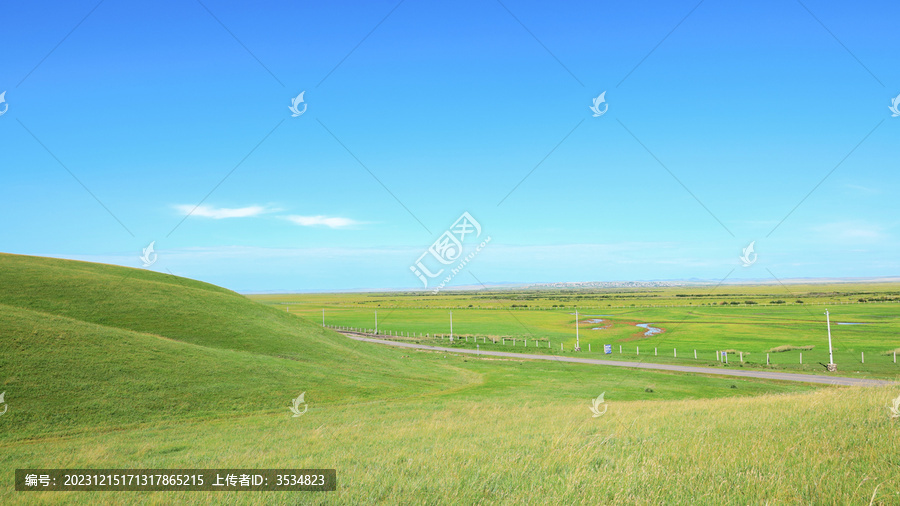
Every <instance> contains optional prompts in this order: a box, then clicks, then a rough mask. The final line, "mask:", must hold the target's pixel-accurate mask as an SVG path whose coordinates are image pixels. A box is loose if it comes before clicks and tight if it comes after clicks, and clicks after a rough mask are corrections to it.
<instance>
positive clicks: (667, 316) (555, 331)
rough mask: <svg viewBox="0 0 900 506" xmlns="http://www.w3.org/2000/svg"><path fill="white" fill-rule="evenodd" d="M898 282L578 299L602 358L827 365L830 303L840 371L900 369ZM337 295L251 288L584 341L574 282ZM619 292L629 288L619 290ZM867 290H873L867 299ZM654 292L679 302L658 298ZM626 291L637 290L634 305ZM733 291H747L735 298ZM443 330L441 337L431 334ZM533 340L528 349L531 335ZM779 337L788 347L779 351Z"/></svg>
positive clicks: (384, 328)
mask: <svg viewBox="0 0 900 506" xmlns="http://www.w3.org/2000/svg"><path fill="white" fill-rule="evenodd" d="M898 288H900V287H898V286H896V285H894V284H884V285H878V284H869V285H852V284H850V285H809V286H806V287H804V286H803V285H799V286H794V285H791V287H790V289H791V290H792V291H793V294H794V296H793V297H792V298H791V300H794V301H796V300H805V301H806V302H804V303H802V304H800V303H796V302H792V303H783V304H782V303H778V304H774V303H771V302H772V301H778V300H781V299H775V298H774V297H775V296H776V295H777V294H773V293H769V292H770V291H772V290H773V287H767V286H747V287H727V288H725V290H727V292H726V293H720V294H717V297H715V300H716V303H715V304H712V303H707V302H703V303H701V304H699V305H694V304H690V303H688V302H683V300H691V299H693V300H708V299H710V298H711V297H707V296H705V295H704V293H703V292H704V291H709V290H711V289H712V288H711V287H695V288H661V289H655V290H650V291H647V290H634V291H629V292H622V291H614V292H612V293H606V292H599V293H590V292H585V293H584V294H582V295H580V297H583V298H582V299H578V301H579V305H578V311H579V318H578V320H579V322H580V324H579V327H580V328H579V342H580V344H581V348H582V352H581V353H580V355H582V356H596V357H598V358H599V357H601V356H602V355H603V345H604V344H611V345H612V348H613V354H612V356H608V357H607V358H611V359H615V360H630V361H634V360H640V361H653V362H659V363H677V364H685V365H708V366H711V367H723V366H724V365H723V364H722V363H721V360H718V359H717V352H720V351H725V350H728V351H729V352H730V354H729V357H728V361H729V366H730V367H741V366H744V367H759V368H770V369H779V370H786V371H792V372H816V373H819V372H823V371H824V365H825V364H827V363H828V361H829V354H828V339H827V330H826V322H825V314H824V312H825V309H826V308H827V309H829V311H830V313H831V323H832V325H831V331H832V343H833V354H834V361H835V363H837V364H838V367H839V370H840V371H842V372H843V373H849V374H854V375H856V374H859V375H861V376H867V377H882V378H898V377H900V364H898V363H896V362H894V356H893V350H895V349H897V348H898V347H900V302H897V301H893V300H890V299H891V298H892V297H894V295H893V294H894V293H897V290H898ZM879 289H880V291H879ZM719 290H723V288H719ZM813 290H815V291H813ZM811 294H812V295H811ZM339 295H340V298H336V297H337V295H335V294H291V295H282V294H278V295H275V294H273V295H253V296H251V298H253V299H254V300H258V301H260V302H263V303H265V304H268V305H271V306H273V307H277V308H281V309H282V310H285V311H290V312H292V313H294V314H299V315H302V316H304V317H307V318H309V319H311V320H313V321H316V320H318V321H319V322H321V321H322V310H323V309H324V310H325V317H326V318H325V319H326V323H327V324H328V325H334V326H343V327H353V328H362V329H368V330H373V329H374V328H375V312H376V311H377V312H378V329H379V332H380V333H381V334H386V335H397V334H400V335H403V336H405V335H406V334H407V333H409V334H410V336H415V337H416V338H417V339H416V340H417V341H420V342H425V343H427V344H433V343H435V342H440V343H442V344H443V345H447V344H448V342H449V341H448V338H449V334H450V312H452V314H453V315H452V316H453V331H454V334H455V335H456V336H462V337H463V339H462V341H456V343H455V344H454V346H461V347H466V346H467V347H470V348H471V347H474V344H475V341H474V340H471V339H470V340H469V341H468V342H466V340H465V336H472V337H474V336H478V343H479V345H480V346H481V347H482V349H492V350H504V351H527V352H529V353H560V352H561V347H560V345H562V350H563V351H562V352H563V353H572V350H573V348H574V347H575V344H576V329H575V314H574V311H575V307H574V306H572V305H571V298H572V295H571V294H563V295H559V294H556V295H554V293H553V292H551V293H546V294H545V293H542V292H538V293H533V292H524V293H518V292H491V293H490V296H491V297H492V298H490V299H488V298H486V295H485V294H484V293H479V292H458V293H450V294H446V295H439V296H437V297H434V298H428V297H425V296H423V295H421V294H416V293H407V294H396V293H391V294H367V293H360V294H339ZM613 295H616V296H620V297H622V298H621V299H617V298H612V296H613ZM863 295H864V296H865V300H869V301H870V302H858V299H860V298H863V297H861V296H863ZM554 297H557V298H558V300H557V299H556V298H554ZM657 299H659V300H662V301H665V302H678V301H680V300H681V301H682V302H680V303H679V304H656V303H651V302H656V301H657ZM850 299H853V300H850ZM598 301H603V302H598ZM626 301H634V302H628V304H627V305H626V304H625V302H626ZM736 301H743V302H741V303H739V304H731V302H736ZM747 301H751V302H754V301H756V303H754V304H747V303H746V302H747ZM766 301H768V302H766ZM722 302H726V304H724V305H723V304H722ZM582 304H584V305H582ZM601 304H602V305H601ZM631 304H634V305H635V307H631ZM524 306H527V307H524ZM561 306H562V307H561ZM595 320H603V321H602V322H596V321H595ZM638 323H647V324H650V325H652V326H654V327H657V328H661V329H663V332H662V333H660V334H657V335H654V336H649V337H648V336H645V335H644V329H641V328H639V327H637V326H636V324H638ZM848 324H850V325H848ZM420 335H421V336H422V338H419V336H420ZM435 335H436V336H438V338H437V339H434V338H433V337H434V336H435ZM426 336H427V338H426ZM441 336H443V338H444V339H443V340H442V339H441ZM485 338H486V342H485ZM513 339H515V345H516V348H513V342H512V340H513ZM526 341H527V342H528V346H529V347H528V348H527V349H526V348H524V347H523V346H524V345H525V343H526ZM494 342H498V343H499V344H493V343H494ZM504 342H505V344H504ZM548 345H549V346H548ZM589 347H590V349H591V352H588V348H589ZM809 347H812V348H809ZM779 348H790V349H789V350H788V351H783V352H776V351H773V350H778V349H779ZM804 348H806V349H804ZM620 349H621V350H622V352H621V353H620V351H619V350H620ZM695 350H696V352H697V359H694V351H695ZM676 354H677V358H676ZM801 354H802V356H801ZM741 356H743V364H742V363H741V361H740V357H741ZM801 359H802V362H803V363H802V364H801ZM767 364H768V365H767Z"/></svg>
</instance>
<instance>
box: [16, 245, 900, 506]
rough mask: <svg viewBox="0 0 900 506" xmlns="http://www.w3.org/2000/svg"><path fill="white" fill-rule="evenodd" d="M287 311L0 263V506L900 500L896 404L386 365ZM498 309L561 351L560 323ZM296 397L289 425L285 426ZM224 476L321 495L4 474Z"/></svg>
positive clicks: (771, 386) (553, 372)
mask: <svg viewBox="0 0 900 506" xmlns="http://www.w3.org/2000/svg"><path fill="white" fill-rule="evenodd" d="M267 297H268V296H267ZM281 297H284V296H281ZM289 297H291V298H292V299H291V300H290V301H288V302H289V303H290V304H291V306H290V307H291V311H288V310H287V308H286V307H285V305H284V304H281V303H280V302H284V301H283V300H282V301H277V300H267V301H265V303H260V302H259V301H258V300H257V301H255V300H251V299H249V298H247V297H244V296H241V295H239V294H236V293H234V292H230V291H228V290H225V289H222V288H219V287H215V286H212V285H209V284H206V283H201V282H197V281H193V280H188V279H184V278H177V277H175V276H170V275H166V274H160V273H155V272H150V271H146V270H137V269H127V268H122V267H115V266H108V265H98V264H88V263H84V262H74V261H66V260H56V259H44V258H37V257H24V256H16V255H4V254H0V345H2V349H3V350H4V351H3V355H2V358H0V391H2V392H5V402H6V404H7V405H8V408H9V409H8V411H7V412H6V413H5V414H3V415H0V476H3V479H2V481H0V502H2V503H3V504H57V503H65V504H122V503H125V504H132V503H148V504H173V503H178V504H207V503H211V502H214V503H220V502H226V503H228V504H296V503H298V502H302V503H313V504H348V503H350V504H369V503H376V504H378V503H381V504H396V503H412V502H415V503H423V504H459V503H463V504H511V503H516V504H577V503H587V502H591V503H613V502H625V503H633V504H658V503H676V504H677V503H680V504H687V503H690V504H750V503H752V504H765V503H769V504H784V503H815V504H818V503H828V504H831V503H840V504H868V503H870V501H871V502H873V503H874V504H896V503H898V502H900V485H898V483H900V480H898V478H900V471H898V470H900V460H898V457H897V456H898V455H900V452H898V450H900V448H898V441H900V438H898V437H897V436H898V430H900V423H898V420H897V419H891V418H890V413H889V411H888V409H887V406H888V404H889V403H890V400H891V399H893V398H896V397H897V396H898V395H900V388H897V387H882V388H845V387H824V386H816V385H810V384H804V383H795V382H778V381H761V380H750V379H739V378H728V377H721V376H716V375H702V376H700V375H696V376H695V375H687V374H678V373H670V372H662V371H645V370H622V369H621V368H608V367H598V366H589V365H583V364H569V363H560V362H553V361H529V360H518V359H501V358H496V357H493V358H487V357H473V356H461V355H457V354H453V353H438V352H430V351H412V350H403V349H394V348H392V347H386V346H381V345H377V344H370V343H361V342H356V341H352V340H349V339H347V338H346V337H344V336H341V335H340V334H338V333H336V332H333V331H332V330H329V329H327V328H323V327H322V325H321V321H320V319H319V318H321V304H322V301H321V300H314V301H311V302H310V304H308V305H306V315H305V316H304V315H303V314H302V311H301V308H303V307H304V304H305V303H304V302H298V301H299V300H300V299H302V298H305V297H325V296H319V295H300V296H295V295H291V296H289ZM327 297H328V298H331V297H334V298H333V299H331V300H333V301H335V302H334V304H332V305H329V307H328V308H327V309H326V317H329V315H332V313H334V314H333V315H332V317H336V315H337V312H338V310H339V309H346V310H347V311H351V310H352V311H362V312H361V313H360V315H359V317H360V318H362V317H363V316H364V312H365V311H369V309H372V308H368V307H367V308H358V307H353V308H351V307H347V308H341V307H340V306H341V305H342V304H344V305H348V306H359V305H356V304H352V302H354V297H368V295H359V294H353V295H348V294H339V295H328V296H327ZM254 299H258V298H257V297H254ZM273 299H274V297H273ZM340 300H343V301H345V302H339V301H340ZM346 301H349V302H350V303H349V304H346ZM377 304H378V303H376V305H375V307H377ZM314 306H318V307H314ZM551 306H552V304H551ZM860 306H862V307H875V306H874V305H872V306H863V305H860ZM454 307H455V306H454ZM854 307H856V306H854ZM878 307H894V306H893V305H892V304H889V303H885V304H883V305H879V306H878ZM394 309H395V311H423V312H427V311H434V318H435V325H437V324H438V323H439V320H438V316H440V315H441V314H443V312H445V311H444V310H443V309H436V308H432V309H413V308H410V307H407V308H399V307H398V308H394ZM662 309H666V308H660V310H662ZM710 309H712V308H710ZM716 309H718V308H716ZM741 309H743V308H741ZM757 309H761V308H757ZM466 310H468V308H467V304H466ZM729 310H730V311H737V308H734V309H732V308H729ZM382 311H384V312H385V313H388V312H390V311H391V309H389V308H385V307H384V306H382V308H381V309H379V315H381V314H382ZM472 311H476V309H475V307H474V305H473V308H472ZM477 311H483V312H484V314H482V315H481V316H482V318H483V320H484V322H490V321H493V320H498V321H500V320H499V318H500V317H499V316H493V317H492V316H490V315H501V314H505V313H506V311H505V310H492V309H487V308H481V309H477ZM511 311H513V313H514V314H515V315H516V316H517V317H522V315H526V314H528V315H544V316H542V318H546V320H540V321H538V320H535V321H534V322H532V320H527V321H528V323H529V324H531V325H533V326H534V328H539V327H540V325H544V326H545V327H546V328H547V329H549V330H554V329H556V331H557V332H559V336H560V338H562V337H563V336H564V335H565V334H566V319H565V318H566V310H565V309H564V310H562V311H557V312H553V311H552V310H547V311H543V310H542V311H531V310H526V309H522V310H511ZM456 313H457V310H456V309H454V317H455V318H456ZM398 314H399V313H398ZM423 314H427V313H423ZM463 314H465V311H463ZM472 314H476V313H472ZM872 314H875V313H872ZM411 315H414V313H410V314H407V315H406V316H407V319H406V320H402V321H403V322H404V323H405V324H409V322H410V321H411V319H410V318H411ZM314 316H318V318H315V317H314ZM346 316H347V317H348V318H349V317H351V316H352V313H350V312H348V313H346ZM385 316H386V317H388V320H386V321H387V322H390V321H391V320H390V318H391V317H390V316H387V315H385ZM461 316H462V315H461ZM866 316H869V315H868V314H867V315H866ZM536 318H537V316H536ZM569 318H570V319H571V318H572V317H569ZM349 321H350V320H348V322H349ZM460 321H461V325H463V326H465V325H466V323H465V318H462V319H461V320H460ZM635 321H637V319H635ZM513 322H515V320H514V319H513ZM541 322H543V323H541ZM361 324H362V323H361ZM810 324H811V325H812V322H810ZM386 325H389V323H388V324H386ZM454 325H456V324H454ZM497 325H510V327H508V328H509V331H510V333H513V332H515V330H514V329H515V327H514V326H512V325H513V324H511V323H508V322H507V323H502V321H501V322H500V323H497ZM622 325H624V323H623V324H622ZM384 328H385V329H388V327H384ZM400 328H401V327H400V326H398V327H395V329H396V330H399V329H400ZM463 328H465V327H463ZM613 328H615V327H613ZM409 330H410V331H412V329H409ZM423 330H424V326H423ZM549 330H548V331H549ZM437 331H438V330H431V332H437ZM502 332H503V329H502V328H501V329H500V330H498V333H502ZM622 332H625V331H622ZM665 335H666V333H663V334H662V336H665ZM775 337H777V336H775V335H774V334H773V342H776V341H778V340H777V339H775ZM708 339H712V337H711V336H710V337H708ZM860 339H862V337H860ZM779 342H780V341H779ZM461 346H462V345H461ZM528 351H529V352H531V351H532V349H531V348H529V350H528ZM301 392H305V393H306V394H305V395H306V401H307V403H308V408H309V409H308V412H306V413H305V414H304V415H303V416H301V417H291V412H290V411H289V409H288V408H289V406H290V405H291V399H293V398H294V397H296V396H297V395H298V394H299V393H301ZM601 393H604V394H605V401H606V402H605V405H606V406H608V409H607V411H606V412H605V414H603V415H602V416H599V417H594V416H592V412H591V411H590V409H589V408H590V407H591V400H592V399H594V398H596V397H597V396H598V395H600V394H601ZM228 467H232V468H246V469H252V468H334V469H336V470H337V479H338V489H337V490H336V491H334V492H328V493H311V492H267V493H258V492H16V491H15V490H13V473H14V470H15V469H17V468H131V469H138V468H169V469H172V468H228Z"/></svg>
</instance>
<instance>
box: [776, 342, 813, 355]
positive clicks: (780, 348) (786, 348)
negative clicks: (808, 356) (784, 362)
mask: <svg viewBox="0 0 900 506" xmlns="http://www.w3.org/2000/svg"><path fill="white" fill-rule="evenodd" d="M813 348H815V346H813V345H811V344H810V345H808V346H791V345H789V344H786V345H784V346H776V347H774V348H772V349H771V350H766V353H782V352H785V351H794V350H798V351H809V350H811V349H813Z"/></svg>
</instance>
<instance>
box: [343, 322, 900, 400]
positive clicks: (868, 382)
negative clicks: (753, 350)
mask: <svg viewBox="0 0 900 506" xmlns="http://www.w3.org/2000/svg"><path fill="white" fill-rule="evenodd" d="M339 332H340V333H341V334H344V335H345V336H347V337H349V338H350V339H354V340H356V341H365V342H367V343H377V344H386V345H388V346H397V347H400V348H415V349H419V350H432V351H446V352H450V353H468V354H471V355H487V356H491V357H507V358H518V359H529V360H555V361H557V362H573V363H576V364H592V365H610V366H614V367H633V368H635V369H655V370H661V371H675V372H687V373H694V374H713V375H718V376H740V377H742V378H754V379H768V380H782V381H801V382H804V383H823V384H826V385H842V386H869V387H871V386H888V385H894V384H895V382H893V381H889V380H877V379H867V378H847V377H844V376H822V375H818V374H795V373H789V372H772V371H736V370H731V369H711V368H709V367H692V366H688V365H668V364H647V363H643V362H619V361H615V360H599V359H594V358H577V357H561V356H558V355H531V354H528V353H511V352H507V351H485V350H481V351H479V350H470V349H466V348H445V347H443V346H429V345H426V344H415V343H404V342H399V341H388V340H386V339H373V338H371V337H362V336H361V335H360V334H358V333H356V332H345V331H339Z"/></svg>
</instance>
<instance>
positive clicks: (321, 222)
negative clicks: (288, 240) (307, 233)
mask: <svg viewBox="0 0 900 506" xmlns="http://www.w3.org/2000/svg"><path fill="white" fill-rule="evenodd" d="M284 218H285V219H288V220H290V221H292V222H294V223H296V224H297V225H302V226H304V227H316V226H326V227H330V228H343V227H349V226H352V225H359V224H360V223H361V222H359V221H356V220H351V219H350V218H340V217H337V216H322V215H319V216H299V215H296V214H292V215H290V216H285V217H284Z"/></svg>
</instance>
